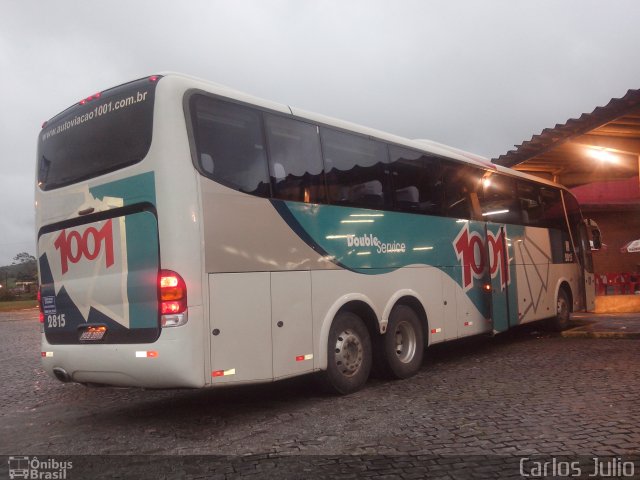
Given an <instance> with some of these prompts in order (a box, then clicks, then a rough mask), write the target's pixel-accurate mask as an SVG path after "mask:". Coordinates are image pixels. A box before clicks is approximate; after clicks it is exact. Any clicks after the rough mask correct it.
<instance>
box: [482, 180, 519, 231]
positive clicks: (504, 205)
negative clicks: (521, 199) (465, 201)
mask: <svg viewBox="0 0 640 480" xmlns="http://www.w3.org/2000/svg"><path fill="white" fill-rule="evenodd" d="M480 206H481V209H482V218H483V219H484V220H485V221H487V222H493V223H515V224H520V223H522V216H521V213H520V205H519V204H518V202H517V198H516V181H515V179H514V178H511V177H508V176H506V175H501V174H499V173H491V172H487V173H486V174H485V175H484V177H483V179H482V195H481V196H480Z"/></svg>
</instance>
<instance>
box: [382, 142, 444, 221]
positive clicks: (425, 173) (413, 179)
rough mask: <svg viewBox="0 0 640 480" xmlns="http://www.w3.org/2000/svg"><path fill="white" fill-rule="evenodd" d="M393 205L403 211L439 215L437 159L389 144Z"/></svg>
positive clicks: (438, 167) (440, 178) (438, 162)
mask: <svg viewBox="0 0 640 480" xmlns="http://www.w3.org/2000/svg"><path fill="white" fill-rule="evenodd" d="M389 154H390V158H391V173H392V182H393V197H394V207H395V209H397V210H402V211H405V212H415V213H424V214H431V215H440V214H441V212H442V194H443V189H442V177H441V171H440V160H439V159H438V158H436V157H431V156H428V155H426V154H424V153H420V152H415V151H413V150H408V149H406V148H399V147H390V148H389Z"/></svg>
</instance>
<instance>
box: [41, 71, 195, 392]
mask: <svg viewBox="0 0 640 480" xmlns="http://www.w3.org/2000/svg"><path fill="white" fill-rule="evenodd" d="M161 90H162V88H161V77H157V76H153V77H149V78H144V79H141V80H137V81H134V82H131V83H128V84H125V85H121V86H119V87H116V88H112V89H109V90H106V91H104V92H100V93H97V94H95V95H92V96H90V97H87V98H85V99H84V100H82V101H80V102H79V103H78V104H76V105H74V106H72V107H71V108H69V109H67V110H65V111H64V112H62V113H61V114H59V115H57V116H56V117H54V118H53V119H51V120H50V121H48V122H47V123H46V124H45V125H43V129H42V131H41V133H40V136H39V141H38V160H37V182H38V186H37V188H36V223H37V229H38V232H37V235H38V244H37V245H38V246H37V248H38V263H39V275H40V292H39V298H40V321H41V322H42V333H43V335H42V352H41V355H42V363H43V366H44V368H45V370H46V371H47V372H48V373H49V374H51V375H53V376H55V377H56V378H58V379H59V380H62V381H74V382H80V383H86V384H102V385H116V386H141V387H198V386H202V385H203V383H204V380H203V375H202V367H201V365H202V348H198V344H199V343H201V342H200V340H199V338H200V337H201V336H200V333H201V332H200V331H199V330H198V326H199V325H198V323H199V322H197V317H198V312H199V310H198V309H196V311H195V314H194V315H191V317H196V318H191V320H192V321H191V322H190V311H189V303H188V302H189V300H190V299H189V295H188V291H189V289H188V286H187V282H186V281H185V279H184V278H183V276H182V275H181V274H180V273H178V271H176V270H180V268H176V266H175V265H176V258H175V255H174V254H173V252H172V249H171V247H170V245H171V242H167V243H168V245H169V246H168V247H166V248H164V247H163V246H162V242H161V240H160V239H161V238H162V235H161V228H160V224H161V223H162V222H164V223H165V225H166V224H170V223H172V221H173V219H172V217H171V216H172V215H175V209H170V208H167V211H168V212H169V213H165V212H164V211H163V207H162V204H163V201H164V202H165V204H167V203H170V202H171V199H170V198H169V199H165V200H161V201H159V198H158V197H159V195H158V194H157V192H158V188H159V187H158V185H162V182H163V178H165V177H167V176H170V175H171V173H170V172H168V171H167V169H166V168H164V169H163V167H162V158H163V156H162V154H161V153H160V152H161V150H162V148H156V147H155V142H154V141H153V139H154V129H157V128H158V125H154V111H155V108H156V103H158V102H160V98H161V97H162V94H161ZM165 96H166V95H165ZM156 123H158V122H156ZM175 160H176V159H174V161H175ZM185 162H186V163H187V164H189V165H190V161H189V158H188V156H187V157H186V160H185ZM185 170H188V169H185ZM187 190H189V186H187ZM195 231H196V232H197V228H196V229H195ZM195 236H196V237H197V233H196V235H195ZM174 243H175V242H174ZM165 265H169V266H170V267H173V268H163V266H165ZM185 268H186V269H187V270H188V268H189V267H188V266H185ZM182 273H183V274H184V271H183V272H182ZM195 280H196V281H198V280H199V278H197V276H196V278H195ZM194 320H196V321H195V322H194ZM194 323H195V325H194ZM200 324H201V322H200Z"/></svg>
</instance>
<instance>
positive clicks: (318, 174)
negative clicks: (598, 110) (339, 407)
mask: <svg viewBox="0 0 640 480" xmlns="http://www.w3.org/2000/svg"><path fill="white" fill-rule="evenodd" d="M36 212H37V218H36V222H37V235H38V260H39V274H40V285H41V287H40V307H41V321H42V323H43V325H42V352H41V353H42V363H43V365H44V368H45V370H46V371H47V372H48V373H49V374H51V375H54V376H55V377H57V378H58V379H60V380H62V381H73V382H79V383H83V384H99V385H113V386H137V387H150V388H174V387H205V386H207V387H209V386H211V387H215V386H220V385H230V384H235V385H239V384H247V383H257V382H270V381H273V380H279V379H283V378H288V377H292V376H296V375H302V374H308V373H312V372H320V376H322V377H323V378H324V381H325V382H326V383H327V384H328V385H329V386H330V387H331V388H333V389H334V390H335V391H337V392H340V393H349V392H353V391H355V390H357V389H359V388H361V387H362V386H363V385H364V384H365V382H366V381H367V378H368V377H369V373H370V371H371V369H372V368H375V369H377V371H379V372H380V373H381V374H383V375H386V376H389V377H395V378H406V377H409V376H411V375H413V374H415V373H416V372H417V371H418V370H419V369H420V366H421V363H422V359H423V353H424V350H425V349H426V348H427V347H429V346H431V345H434V344H436V343H441V342H446V341H449V340H454V339H459V338H462V337H467V336H471V335H479V334H493V333H499V332H504V331H506V330H508V329H509V328H511V327H514V326H517V325H520V324H523V323H527V322H533V321H537V320H541V319H551V321H552V322H553V324H554V325H555V326H556V328H564V327H565V326H566V325H567V322H568V320H569V313H570V312H571V311H577V310H584V309H589V308H591V307H592V306H593V301H594V297H593V295H594V285H593V268H592V261H591V251H590V248H589V241H590V237H591V236H592V234H593V233H595V234H596V237H597V236H598V235H597V234H598V232H597V227H596V226H595V225H594V224H592V223H590V222H589V221H587V220H584V219H583V218H582V215H581V213H580V209H579V206H578V204H577V202H576V200H575V198H574V197H573V196H572V195H571V193H569V191H567V190H566V189H564V188H563V187H562V186H560V185H557V184H554V183H551V182H548V181H545V180H542V179H540V178H535V177H532V176H529V175H525V174H522V173H519V172H516V171H513V170H509V169H506V168H502V167H498V166H496V165H494V164H492V163H490V162H488V161H487V160H485V159H483V158H481V157H478V156H475V155H471V154H469V153H466V152H463V151H460V150H457V149H453V148H449V147H446V146H444V145H440V144H437V143H434V142H428V141H422V140H407V139H405V138H400V137H397V136H393V135H390V134H387V133H383V132H380V131H375V130H372V129H368V128H364V127H361V126H357V125H353V124H350V123H346V122H343V121H338V120H335V119H331V118H327V117H324V116H321V115H317V114H312V113H308V112H304V111H301V110H298V109H296V108H293V107H289V106H287V105H281V104H277V103H273V102H269V101H265V100H261V99H258V98H254V97H251V96H248V95H246V94H243V93H240V92H237V91H234V90H230V89H228V88H225V87H222V86H219V85H216V84H212V83H208V82H205V81H202V80H199V79H194V78H190V77H187V76H183V75H177V74H166V75H157V76H152V77H149V78H143V79H140V80H137V81H134V82H130V83H127V84H124V85H121V86H118V87H115V88H112V89H109V90H105V91H103V92H100V93H97V94H95V95H92V96H90V97H88V98H86V99H84V100H82V101H81V102H79V103H78V104H76V105H74V106H72V107H70V108H69V109H67V110H65V111H63V112H62V113H60V114H59V115H57V116H56V117H54V118H53V119H51V120H50V121H48V122H46V123H45V125H43V128H42V131H41V133H40V135H39V138H38V158H37V186H36ZM595 240H596V244H597V243H598V238H596V239H595Z"/></svg>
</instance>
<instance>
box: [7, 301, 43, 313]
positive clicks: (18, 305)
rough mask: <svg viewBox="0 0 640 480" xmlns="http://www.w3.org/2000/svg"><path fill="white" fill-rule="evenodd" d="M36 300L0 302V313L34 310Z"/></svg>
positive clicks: (36, 304) (36, 303)
mask: <svg viewBox="0 0 640 480" xmlns="http://www.w3.org/2000/svg"><path fill="white" fill-rule="evenodd" d="M37 306H38V301H37V300H13V301H9V302H0V312H13V311H14V310H23V309H25V308H36V307H37Z"/></svg>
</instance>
